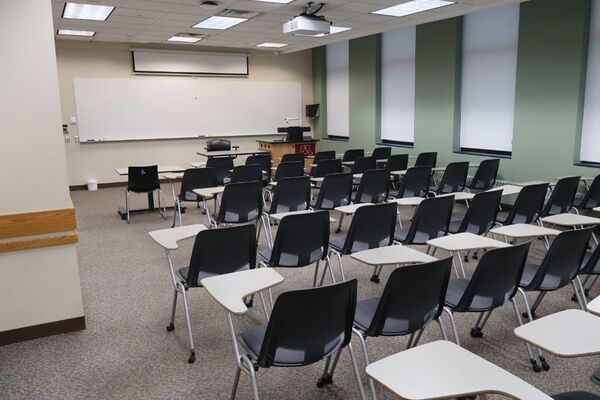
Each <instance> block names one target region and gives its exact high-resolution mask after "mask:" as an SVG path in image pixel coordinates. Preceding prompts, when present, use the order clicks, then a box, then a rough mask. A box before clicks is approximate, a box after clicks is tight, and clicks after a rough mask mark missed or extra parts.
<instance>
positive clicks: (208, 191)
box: [192, 186, 225, 197]
mask: <svg viewBox="0 0 600 400" xmlns="http://www.w3.org/2000/svg"><path fill="white" fill-rule="evenodd" d="M224 191H225V186H213V187H206V188H202V189H194V190H192V192H194V193H196V194H197V195H200V196H204V197H213V196H214V195H218V194H221V193H223V192H224Z"/></svg>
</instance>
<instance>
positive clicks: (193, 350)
mask: <svg viewBox="0 0 600 400" xmlns="http://www.w3.org/2000/svg"><path fill="white" fill-rule="evenodd" d="M180 290H181V297H183V308H184V309H185V320H186V322H187V328H188V335H189V339H190V358H188V363H190V364H191V363H193V362H195V361H196V348H195V346H194V336H193V335H192V320H191V319H190V310H189V307H188V301H187V295H186V291H185V288H183V287H182V286H180Z"/></svg>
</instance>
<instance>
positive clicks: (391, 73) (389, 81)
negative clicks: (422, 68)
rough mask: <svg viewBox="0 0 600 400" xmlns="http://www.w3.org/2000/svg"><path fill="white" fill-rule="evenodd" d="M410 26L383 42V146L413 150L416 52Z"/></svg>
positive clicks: (415, 33) (412, 27)
mask: <svg viewBox="0 0 600 400" xmlns="http://www.w3.org/2000/svg"><path fill="white" fill-rule="evenodd" d="M416 39H417V30H416V27H414V26H411V27H408V28H402V29H398V30H395V31H391V32H385V33H384V34H383V35H382V39H381V142H382V143H384V144H400V145H407V146H412V144H413V143H414V140H415V51H416Z"/></svg>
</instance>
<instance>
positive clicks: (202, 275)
mask: <svg viewBox="0 0 600 400" xmlns="http://www.w3.org/2000/svg"><path fill="white" fill-rule="evenodd" d="M189 270H190V269H189V267H183V268H179V269H178V270H177V275H179V278H181V281H182V282H185V281H186V280H187V277H188V272H189ZM215 275H218V274H211V273H209V272H202V271H200V272H198V287H202V284H201V283H200V281H201V280H202V279H204V278H209V277H211V276H215Z"/></svg>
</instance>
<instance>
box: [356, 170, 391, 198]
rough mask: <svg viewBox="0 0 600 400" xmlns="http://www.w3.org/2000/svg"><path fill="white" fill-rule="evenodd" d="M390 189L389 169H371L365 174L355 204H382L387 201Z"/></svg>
mask: <svg viewBox="0 0 600 400" xmlns="http://www.w3.org/2000/svg"><path fill="white" fill-rule="evenodd" d="M389 188H390V171H389V170H388V169H370V170H367V171H365V172H364V173H363V176H362V178H361V179H360V183H359V184H358V189H356V197H355V198H354V202H355V203H381V202H382V201H386V200H387V197H388V191H389Z"/></svg>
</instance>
